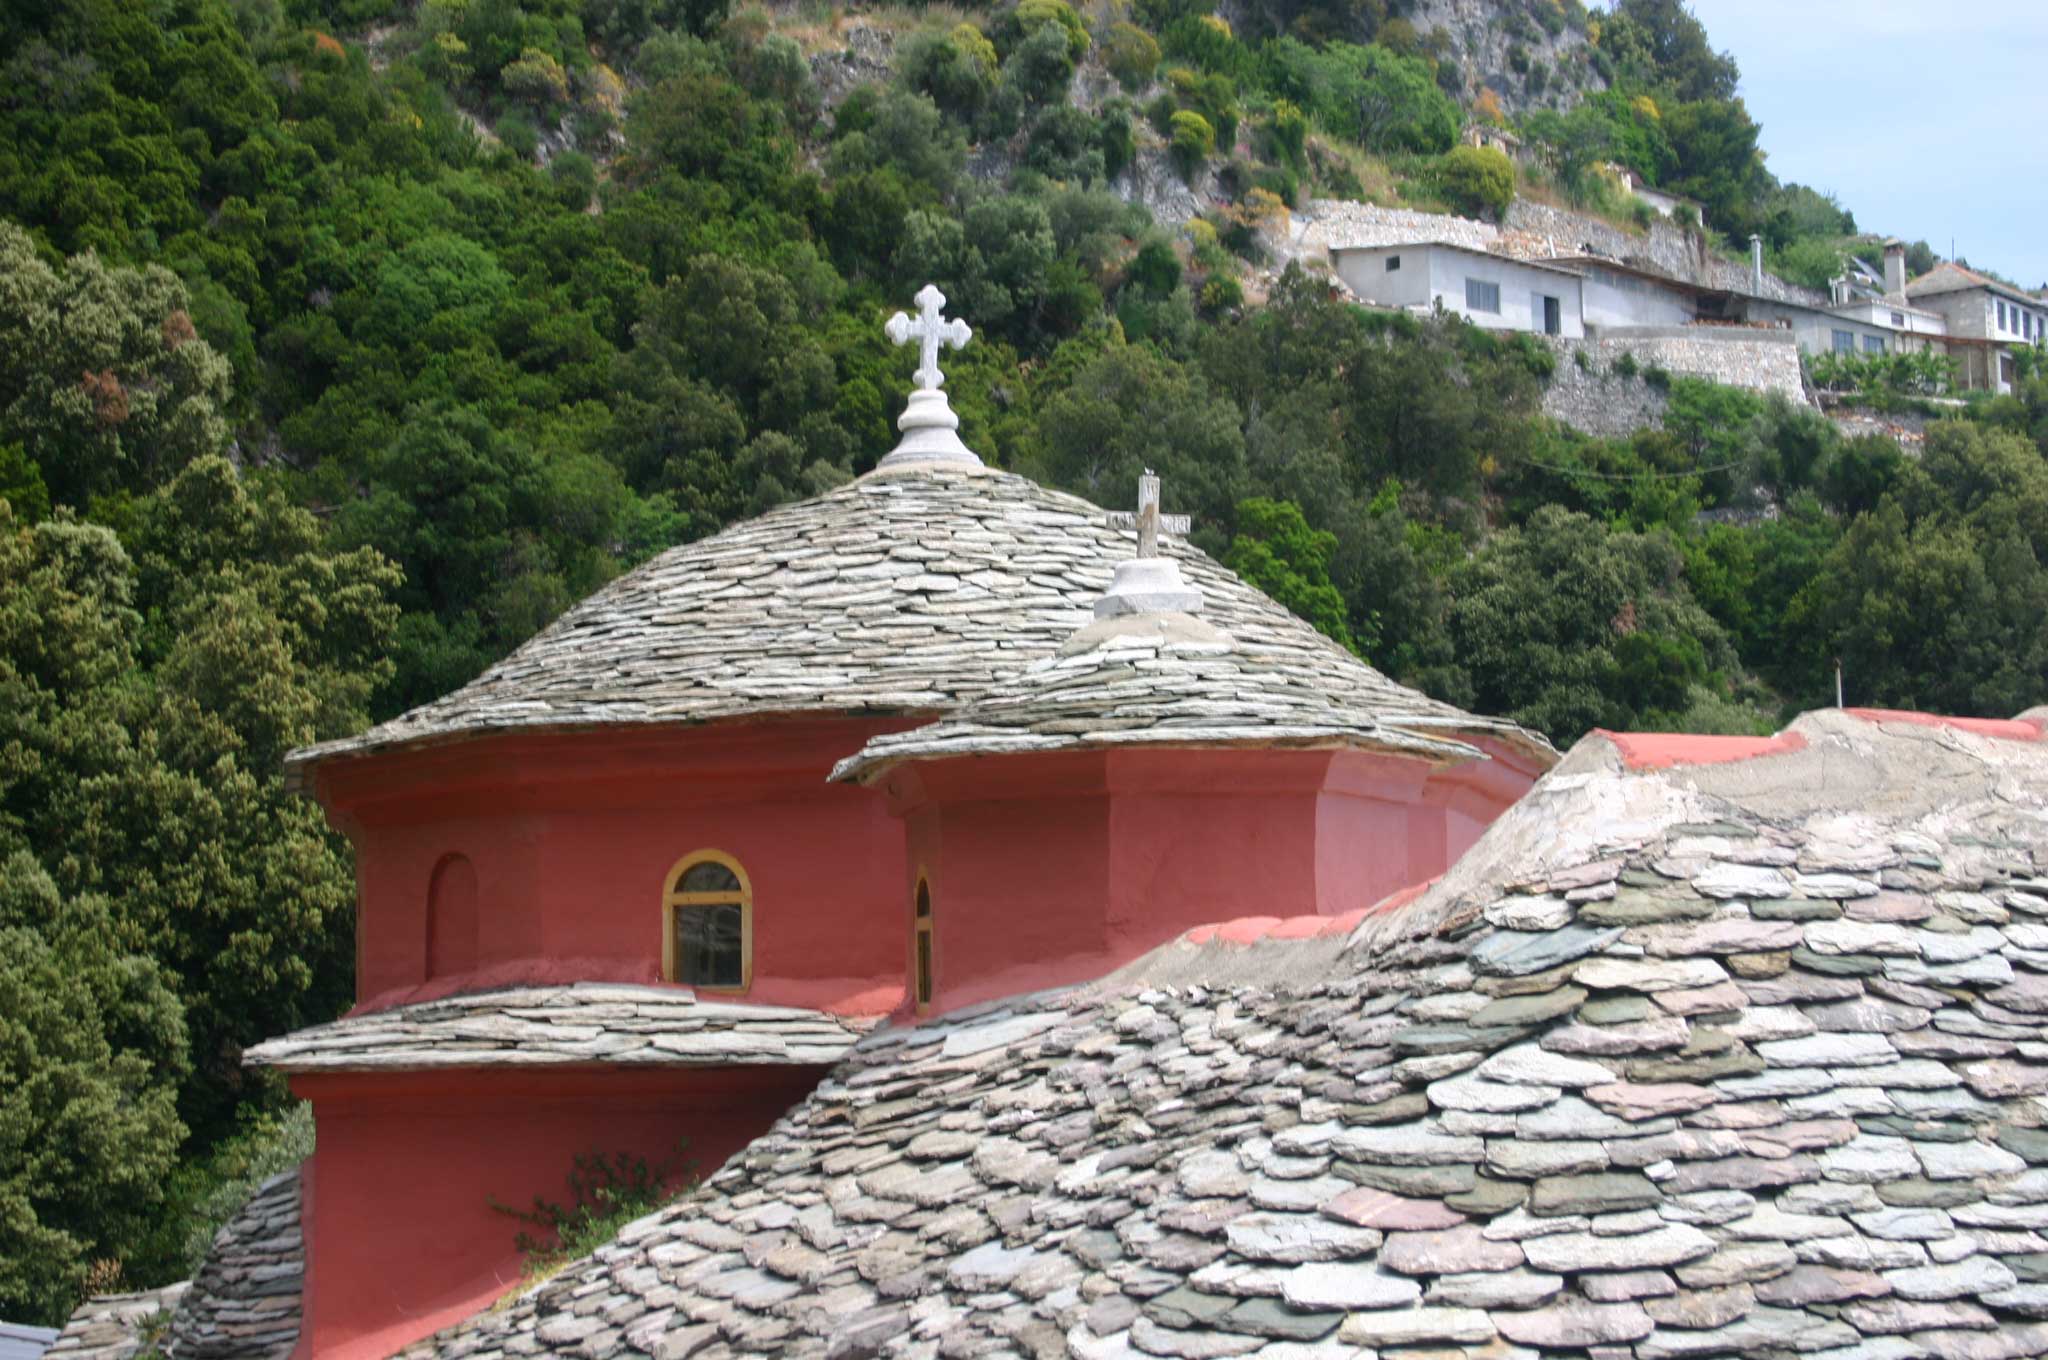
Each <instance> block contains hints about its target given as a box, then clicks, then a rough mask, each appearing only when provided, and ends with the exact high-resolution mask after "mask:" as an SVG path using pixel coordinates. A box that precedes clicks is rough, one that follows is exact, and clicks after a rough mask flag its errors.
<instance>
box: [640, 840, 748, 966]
mask: <svg viewBox="0 0 2048 1360" xmlns="http://www.w3.org/2000/svg"><path fill="white" fill-rule="evenodd" d="M661 975H662V976H663V977H664V978H667V979H668V980H669V981H670V982H680V983H682V984H684V985H685V986H689V987H704V988H710V989H715V990H729V991H738V990H740V989H742V988H745V987H746V986H748V985H749V984H750V983H752V982H753V980H754V890H753V888H752V887H751V886H750V885H749V884H748V882H747V875H746V871H745V870H744V869H742V868H740V864H739V861H738V860H736V859H733V858H732V857H731V856H729V855H722V854H720V853H719V852H718V851H716V850H699V851H698V852H697V853H695V854H693V855H686V856H684V857H683V859H682V860H681V861H679V862H678V863H677V864H676V867H675V868H673V869H671V870H669V874H668V885H667V887H666V888H665V889H664V890H663V892H662V951H661Z"/></svg>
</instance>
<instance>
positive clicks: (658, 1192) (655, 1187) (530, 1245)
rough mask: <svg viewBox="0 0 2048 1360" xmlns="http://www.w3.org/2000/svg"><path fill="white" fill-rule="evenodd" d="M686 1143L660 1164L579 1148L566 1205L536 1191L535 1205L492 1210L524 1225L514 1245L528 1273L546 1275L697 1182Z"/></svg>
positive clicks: (493, 1203)
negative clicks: (523, 1260)
mask: <svg viewBox="0 0 2048 1360" xmlns="http://www.w3.org/2000/svg"><path fill="white" fill-rule="evenodd" d="M687 1143H688V1140H687V1139H684V1140H679V1141H678V1142H677V1143H676V1151H675V1155H674V1156H673V1157H672V1158H670V1159H669V1160H668V1161H665V1162H662V1163H660V1164H655V1163H652V1162H649V1161H648V1160H647V1159H646V1158H645V1157H636V1156H634V1155H633V1154H632V1153H630V1152H619V1153H614V1154H612V1155H610V1156H607V1155H606V1154H604V1153H603V1152H599V1151H596V1150H592V1151H590V1152H581V1153H578V1154H577V1155H576V1158H575V1161H574V1162H573V1163H572V1164H571V1166H570V1168H569V1176H568V1183H569V1202H568V1204H566V1205H562V1204H557V1203H555V1202H554V1201H552V1200H546V1199H542V1198H540V1197H539V1196H538V1195H536V1196H535V1197H534V1200H533V1207H532V1208H531V1209H515V1208H513V1207H512V1206H511V1205H509V1204H500V1203H499V1202H498V1201H497V1200H495V1199H493V1200H492V1201H491V1207H492V1208H493V1209H495V1210H497V1211H498V1212H499V1213H501V1214H504V1215H505V1216H506V1217H508V1218H512V1219H515V1220H517V1221H518V1222H520V1223H521V1224H524V1225H525V1226H524V1227H522V1228H520V1229H519V1231H518V1232H517V1233H516V1234H515V1235H514V1236H513V1238H512V1245H513V1246H514V1247H516V1248H518V1250H519V1252H520V1254H521V1255H523V1256H524V1257H525V1258H526V1276H527V1278H528V1279H529V1280H541V1279H545V1278H547V1277H548V1276H550V1275H552V1274H554V1273H555V1272H556V1271H558V1270H560V1269H561V1268H562V1267H563V1266H565V1265H567V1264H569V1262H571V1261H574V1260H577V1259H579V1258H581V1257H584V1256H588V1255H589V1254H590V1253H591V1252H593V1251H596V1250H597V1249H598V1248H599V1247H601V1246H603V1245H604V1244H605V1243H607V1242H609V1241H611V1240H612V1239H613V1238H614V1237H617V1236H618V1235H619V1230H620V1229H622V1228H624V1227H625V1226H626V1225H627V1224H628V1223H631V1222H632V1221H633V1220H634V1219H636V1218H644V1217H646V1216H647V1215H648V1214H650V1213H653V1212H654V1211H655V1210H656V1209H658V1208H660V1207H661V1206H662V1205H663V1204H665V1203H667V1202H668V1201H669V1200H671V1199H673V1198H675V1197H676V1196H677V1195H680V1194H682V1193H683V1192H684V1191H686V1190H689V1189H691V1188H692V1187H694V1186H695V1185H696V1184H697V1183H698V1181H699V1180H701V1179H702V1178H701V1177H700V1176H698V1174H697V1173H696V1171H695V1170H693V1169H692V1168H691V1166H690V1163H689V1162H688V1161H687V1160H685V1158H684V1156H683V1150H684V1148H685V1147H686V1146H687Z"/></svg>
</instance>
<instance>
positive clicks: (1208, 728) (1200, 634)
mask: <svg viewBox="0 0 2048 1360" xmlns="http://www.w3.org/2000/svg"><path fill="white" fill-rule="evenodd" d="M1299 656H1300V653H1299V652H1296V651H1294V650H1292V649H1281V650H1263V649H1250V648H1245V647H1241V646H1239V645H1238V644H1237V643H1236V642H1235V641H1234V640H1233V639H1232V638H1231V637H1230V636H1229V635H1228V634H1226V633H1223V632H1221V631H1220V630H1218V629H1216V628H1214V627H1212V626H1211V625H1209V624H1208V623H1206V622H1204V621H1203V620H1202V619H1199V618H1196V617H1194V616H1192V615H1189V614H1184V613H1158V614H1138V615H1125V616H1121V617H1111V618H1105V619H1098V620H1097V621H1095V622H1094V623H1091V624H1089V625H1088V626H1087V627H1085V628H1083V629H1082V630H1081V631H1080V632H1078V633H1076V634H1075V635H1074V636H1073V637H1072V638H1071V639H1069V640H1068V642H1067V643H1066V645H1064V646H1063V647H1061V648H1060V650H1059V651H1058V652H1057V653H1055V654H1054V655H1052V656H1049V657H1046V658H1044V659H1043V660H1040V661H1035V662H1033V663H1032V664H1031V665H1029V666H1027V667H1025V668H1024V670H1023V671H1021V672H1019V673H1018V674H1016V675H1014V676H1011V677H1009V678H1008V679H1005V680H1002V681H999V682H998V683H997V684H995V685H994V686H993V687H991V688H990V689H989V690H988V692H987V693H986V694H984V695H983V696H982V697H980V698H979V699H976V700H974V701H972V702H971V703H968V704H967V705H965V706H964V707H962V708H961V709H960V710H958V711H957V712H956V713H955V714H954V716H952V717H950V718H944V719H941V720H939V721H937V722H934V723H930V724H928V725H926V726H924V727H916V728H912V729H911V730H909V731H907V732H887V733H884V734H882V735H881V736H878V737H875V738H873V739H872V740H870V741H869V742H868V744H867V745H866V746H864V747H863V748H861V750H860V751H859V752H858V753H857V754H855V755H852V756H849V757H847V758H846V759H845V760H842V761H841V762H839V765H838V768H836V769H834V770H833V771H832V777H833V778H834V779H842V780H857V781H859V782H861V783H873V782H874V781H876V780H878V779H880V778H881V777H882V776H883V775H884V774H886V773H887V772H888V771H889V770H891V769H893V768H895V767H896V766H897V765H900V764H902V763H903V762H905V761H911V760H933V759H944V758H947V757H951V756H969V755H977V756H978V755H1003V754H1009V753H1014V752H1024V751H1059V750H1074V749H1081V748H1092V749H1104V748H1109V747H1133V746H1201V747H1217V746H1260V747H1294V748H1301V747H1321V748H1329V747H1344V748H1350V749H1355V750H1377V751H1397V752H1400V753H1402V754H1404V755H1415V756H1420V757H1423V758H1425V759H1433V760H1440V761H1457V760H1469V759H1472V758H1474V757H1476V756H1478V755H1479V754H1480V752H1479V751H1478V750H1477V749H1475V748H1474V747H1471V746H1468V745H1466V744H1465V743H1463V742H1461V741H1453V740H1447V739H1445V738H1442V737H1424V736H1418V735H1415V734H1414V733H1410V732H1406V731H1403V730H1402V729H1401V728H1400V727H1398V726H1395V725H1393V724H1390V723H1386V722H1382V720H1381V714H1380V712H1379V711H1378V709H1377V708H1376V706H1375V704H1374V702H1373V700H1372V698H1371V696H1366V695H1361V694H1359V693H1357V692H1356V691H1353V690H1350V689H1332V688H1329V687H1327V686H1325V685H1324V684H1322V683H1321V682H1320V677H1318V676H1317V675H1316V674H1314V673H1313V672H1312V671H1310V670H1307V669H1305V668H1303V667H1302V666H1301V665H1299V664H1298V657H1299Z"/></svg>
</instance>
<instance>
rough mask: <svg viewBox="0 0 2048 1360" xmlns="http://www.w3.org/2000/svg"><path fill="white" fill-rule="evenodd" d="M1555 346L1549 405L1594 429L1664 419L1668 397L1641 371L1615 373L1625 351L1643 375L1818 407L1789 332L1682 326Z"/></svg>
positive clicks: (1621, 428)
mask: <svg viewBox="0 0 2048 1360" xmlns="http://www.w3.org/2000/svg"><path fill="white" fill-rule="evenodd" d="M1550 344H1551V346H1552V347H1553V348H1554V349H1555V350H1556V351H1557V371H1556V372H1555V373H1554V374H1553V375H1552V376H1551V380H1550V385H1549V386H1548V387H1547V388H1546V389H1545V391H1544V394H1543V409H1544V411H1545V413H1546V414H1548V415H1550V416H1551V417H1553V418H1555V419H1557V420H1560V421H1563V422H1564V423H1565V424H1567V425H1570V426H1572V427H1573V428H1575V429H1579V430H1583V431H1585V432H1586V433H1587V434H1592V435H1600V436H1602V437H1606V438H1619V437H1624V436H1626V435H1629V434H1633V433H1634V432H1635V431H1637V430H1640V429H1644V428H1646V427H1649V426H1654V425H1658V424H1661V423H1662V422H1663V418H1664V409H1665V406H1666V404H1667V403H1666V400H1665V396H1664V394H1663V393H1662V392H1661V391H1659V390H1658V389H1656V388H1654V387H1652V386H1651V385H1650V384H1649V383H1647V382H1644V381H1643V380H1642V378H1641V377H1640V376H1637V377H1633V378H1631V377H1626V376H1624V375H1622V374H1620V373H1617V372H1615V371H1614V366H1615V364H1616V363H1617V362H1618V361H1619V360H1620V358H1621V356H1622V355H1623V354H1628V355H1631V356H1633V358H1634V359H1635V362H1636V366H1637V369H1638V371H1639V372H1640V370H1643V369H1648V368H1661V369H1664V370H1665V371H1666V372H1669V373H1671V374H1673V375H1675V376H1683V377H1689V378H1704V379H1706V380H1708V381H1709V382H1717V383H1720V384H1722V385H1723V386H1726V387H1740V388H1745V389H1747V390H1749V391H1752V392H1763V393H1770V392H1777V393H1780V394H1781V395H1783V396H1784V397H1785V398H1786V399H1787V400H1789V401H1791V402H1793V403H1795V404H1797V405H1801V406H1806V405H1810V404H1811V403H1810V402H1809V400H1808V398H1807V395H1806V384H1805V381H1804V379H1803V377H1802V375H1801V373H1800V368H1799V346H1798V345H1797V344H1796V343H1794V341H1793V339H1792V335H1791V333H1790V332H1789V331H1785V332H1777V331H1753V330H1743V329H1735V328H1723V327H1712V326H1699V327H1675V326H1674V327H1658V328H1654V329H1651V328H1646V329H1644V330H1642V331H1639V332H1637V331H1632V332H1629V333H1626V334H1614V333H1612V332H1610V333H1609V334H1607V335H1604V336H1598V337H1594V338H1590V339H1586V340H1566V339H1553V340H1552V341H1550ZM1575 354H1584V355H1585V356H1586V362H1587V367H1585V368H1581V367H1579V363H1578V360H1577V359H1575V358H1574V357H1573V356H1574V355H1575Z"/></svg>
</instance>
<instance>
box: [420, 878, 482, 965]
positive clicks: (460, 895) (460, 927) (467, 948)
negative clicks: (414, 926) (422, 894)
mask: <svg viewBox="0 0 2048 1360" xmlns="http://www.w3.org/2000/svg"><path fill="white" fill-rule="evenodd" d="M476 936H477V920H476V870H475V869H474V868H473V867H471V865H470V862H469V857H468V856H467V855H445V856H443V857H442V859H441V862H440V863H439V864H436V865H435V866H434V876H433V878H432V879H430V880H429V881H428V883H427V976H428V977H430V978H437V977H450V976H452V975H454V974H457V973H467V972H470V971H472V970H474V969H475V968H476Z"/></svg>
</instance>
